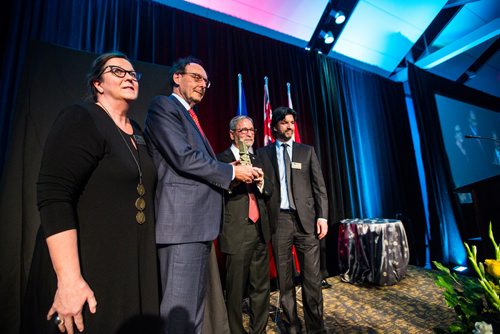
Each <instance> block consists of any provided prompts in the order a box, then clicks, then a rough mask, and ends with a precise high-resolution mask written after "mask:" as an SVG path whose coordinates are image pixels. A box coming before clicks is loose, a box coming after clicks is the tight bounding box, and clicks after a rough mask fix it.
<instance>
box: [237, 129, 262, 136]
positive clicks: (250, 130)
mask: <svg viewBox="0 0 500 334" xmlns="http://www.w3.org/2000/svg"><path fill="white" fill-rule="evenodd" d="M235 132H238V133H242V134H244V135H246V134H247V133H248V132H251V133H254V134H255V133H257V129H253V128H252V129H247V128H243V129H238V130H235Z"/></svg>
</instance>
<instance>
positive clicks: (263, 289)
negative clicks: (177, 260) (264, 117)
mask: <svg viewBox="0 0 500 334" xmlns="http://www.w3.org/2000/svg"><path fill="white" fill-rule="evenodd" d="M229 137H230V138H231V141H232V144H231V146H230V147H229V148H228V149H226V150H225V151H223V152H221V153H219V154H218V155H217V158H218V159H219V160H220V161H223V162H228V163H229V162H233V161H240V162H241V163H250V164H251V165H252V166H254V167H262V165H261V162H260V161H259V160H258V159H257V157H256V156H255V155H253V154H252V153H250V152H248V153H245V152H247V151H248V150H249V149H250V148H251V147H252V145H253V143H254V140H255V128H254V125H253V120H252V119H251V118H250V117H248V116H236V117H233V119H232V120H231V121H230V122H229ZM240 145H241V150H242V151H241V152H243V155H244V156H243V157H242V156H241V154H240ZM246 154H247V155H246ZM259 170H260V169H259ZM263 176H264V175H263V174H262V175H261V176H260V177H259V178H256V179H254V183H253V184H251V185H248V184H245V183H241V182H233V184H232V185H231V187H230V189H229V191H228V192H227V194H226V196H225V197H224V202H225V204H226V205H225V211H224V223H223V224H222V233H221V235H220V236H219V247H220V250H221V251H222V252H223V253H224V254H226V306H227V315H228V320H229V328H230V330H231V334H240V333H241V334H243V333H247V332H246V331H245V329H244V327H243V319H242V301H243V298H244V296H245V293H246V292H247V290H248V298H249V305H250V331H249V332H250V333H255V334H260V333H265V332H266V325H267V319H268V317H269V292H270V284H269V253H268V250H267V242H268V241H269V239H270V236H271V233H270V230H269V217H268V215H267V209H266V204H265V202H264V200H265V199H266V198H269V196H270V193H271V191H272V184H271V182H269V180H267V179H266V180H264V177H263Z"/></svg>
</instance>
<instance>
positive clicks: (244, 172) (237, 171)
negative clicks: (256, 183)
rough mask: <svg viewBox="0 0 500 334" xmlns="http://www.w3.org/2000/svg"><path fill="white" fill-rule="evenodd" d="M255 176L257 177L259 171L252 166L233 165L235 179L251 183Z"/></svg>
mask: <svg viewBox="0 0 500 334" xmlns="http://www.w3.org/2000/svg"><path fill="white" fill-rule="evenodd" d="M257 177H259V173H258V172H257V171H256V170H255V169H254V168H253V167H252V166H246V165H235V166H234V179H235V180H238V181H241V182H245V183H252V182H253V180H254V179H255V178H257Z"/></svg>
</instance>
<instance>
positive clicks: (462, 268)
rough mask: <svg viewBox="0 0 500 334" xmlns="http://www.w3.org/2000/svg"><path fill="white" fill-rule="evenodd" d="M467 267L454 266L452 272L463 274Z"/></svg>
mask: <svg viewBox="0 0 500 334" xmlns="http://www.w3.org/2000/svg"><path fill="white" fill-rule="evenodd" d="M467 269H468V268H467V267H464V266H456V267H453V271H456V272H457V273H463V272H466V271H467Z"/></svg>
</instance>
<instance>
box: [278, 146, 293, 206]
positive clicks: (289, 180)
mask: <svg viewBox="0 0 500 334" xmlns="http://www.w3.org/2000/svg"><path fill="white" fill-rule="evenodd" d="M281 146H282V147H283V160H284V161H285V179H286V190H287V194H288V203H289V204H290V209H293V210H295V203H294V201H293V193H292V164H291V163H290V155H288V151H287V149H286V148H287V147H288V144H286V143H284V144H281Z"/></svg>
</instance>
